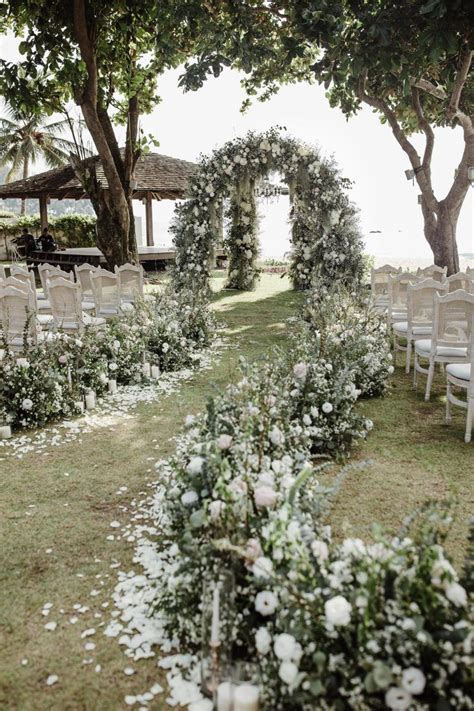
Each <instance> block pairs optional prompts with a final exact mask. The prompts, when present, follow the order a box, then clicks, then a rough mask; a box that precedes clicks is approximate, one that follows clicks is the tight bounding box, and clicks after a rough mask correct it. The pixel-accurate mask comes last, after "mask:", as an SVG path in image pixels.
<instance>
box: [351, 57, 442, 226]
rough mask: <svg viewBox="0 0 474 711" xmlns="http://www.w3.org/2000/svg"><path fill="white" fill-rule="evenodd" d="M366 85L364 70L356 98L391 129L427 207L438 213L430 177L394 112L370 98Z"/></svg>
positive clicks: (377, 100)
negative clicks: (379, 113) (405, 156)
mask: <svg viewBox="0 0 474 711" xmlns="http://www.w3.org/2000/svg"><path fill="white" fill-rule="evenodd" d="M366 84H367V70H364V72H363V73H362V74H361V76H360V78H359V84H358V89H357V96H358V97H359V99H360V100H361V101H364V102H365V103H366V104H368V105H369V106H372V107H373V108H375V109H377V110H378V111H381V112H382V113H383V115H384V116H385V118H386V119H387V121H388V123H389V125H390V127H391V129H392V132H393V135H394V136H395V138H396V139H397V141H398V143H399V144H400V146H401V147H402V148H403V150H404V151H405V153H406V154H407V156H408V157H409V159H410V162H411V165H412V167H413V170H414V171H415V177H416V181H417V183H418V185H419V186H420V189H421V192H422V194H423V198H424V200H425V202H426V205H427V207H428V208H429V209H430V210H431V211H432V212H434V213H438V201H437V200H436V198H435V196H434V193H433V188H432V186H431V178H430V175H429V174H427V173H426V171H425V170H424V168H423V166H422V164H421V159H420V156H419V155H418V152H417V150H416V148H415V146H414V145H413V144H412V143H410V141H409V140H408V138H407V136H406V133H405V132H404V131H403V129H402V127H401V126H400V124H399V123H398V120H397V117H396V115H395V112H394V111H393V110H392V109H391V108H390V107H389V105H388V104H387V103H386V102H385V101H384V100H383V99H379V98H377V97H375V96H370V95H369V94H367V92H366V89H365V87H366Z"/></svg>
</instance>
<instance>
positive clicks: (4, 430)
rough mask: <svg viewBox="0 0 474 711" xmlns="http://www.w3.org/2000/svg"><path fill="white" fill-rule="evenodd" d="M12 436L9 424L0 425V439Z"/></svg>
mask: <svg viewBox="0 0 474 711" xmlns="http://www.w3.org/2000/svg"><path fill="white" fill-rule="evenodd" d="M11 436H12V428H11V427H10V425H2V426H1V427H0V439H10V437H11Z"/></svg>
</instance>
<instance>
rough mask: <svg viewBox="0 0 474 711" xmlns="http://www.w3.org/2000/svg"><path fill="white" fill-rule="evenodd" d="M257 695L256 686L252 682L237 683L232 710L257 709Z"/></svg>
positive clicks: (245, 710) (251, 710)
mask: <svg viewBox="0 0 474 711" xmlns="http://www.w3.org/2000/svg"><path fill="white" fill-rule="evenodd" d="M258 696H259V692H258V686H254V684H239V685H238V686H236V687H235V689H234V706H233V708H232V711H258Z"/></svg>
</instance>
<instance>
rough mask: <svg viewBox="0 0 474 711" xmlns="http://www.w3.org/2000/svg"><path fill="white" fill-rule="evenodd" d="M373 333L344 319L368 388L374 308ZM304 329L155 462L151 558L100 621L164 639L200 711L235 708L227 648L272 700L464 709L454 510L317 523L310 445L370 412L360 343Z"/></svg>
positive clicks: (179, 688) (315, 464)
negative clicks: (337, 527) (347, 530)
mask: <svg viewBox="0 0 474 711" xmlns="http://www.w3.org/2000/svg"><path fill="white" fill-rule="evenodd" d="M334 298H335V297H330V296H329V297H328V299H330V300H331V299H334ZM337 298H338V299H340V300H341V304H342V301H343V297H342V296H340V295H339V296H338V297H337ZM315 300H316V297H315V296H314V295H313V296H312V298H311V302H310V303H309V306H307V307H306V310H305V313H306V316H307V317H310V318H311V314H314V313H315V311H314V303H315ZM308 308H309V309H310V313H309V315H308ZM357 308H359V309H360V314H361V315H363V313H366V309H365V307H362V306H359V307H357V306H354V307H353V309H352V310H347V311H346V313H347V324H352V323H354V322H356V321H357V319H354V314H355V310H356V309H357ZM362 309H364V310H362ZM341 313H344V312H343V311H341ZM366 318H367V319H368V323H371V324H375V323H376V319H377V318H380V317H377V316H376V315H372V313H371V312H367V316H366ZM349 330H350V329H349ZM369 335H370V338H367V334H366V333H365V332H364V331H363V330H362V329H360V330H355V329H354V330H353V332H352V333H351V334H350V343H351V345H352V347H353V349H354V352H355V353H363V354H364V357H367V362H368V363H370V368H369V370H368V371H367V372H366V373H364V375H363V379H362V381H361V382H362V385H363V394H364V395H366V396H369V395H370V394H371V393H373V392H379V391H380V390H381V389H383V387H384V386H385V380H386V378H387V377H388V374H389V371H390V367H391V366H390V365H388V359H387V357H386V355H387V352H388V351H387V339H386V333H385V330H384V328H383V327H382V325H381V323H380V324H379V328H375V327H374V328H373V330H372V331H371V333H370V334H369ZM307 336H308V330H307V328H305V327H304V326H302V327H301V328H300V327H297V330H296V334H295V336H294V341H293V342H292V344H291V348H290V349H289V350H290V353H291V355H290V356H286V355H280V356H277V357H274V358H272V359H269V360H268V361H267V362H265V363H263V364H259V365H253V366H249V365H247V364H245V363H243V364H242V376H241V377H240V380H238V382H237V383H235V384H232V385H230V386H228V388H227V389H226V391H225V392H224V393H222V395H221V396H219V397H217V398H214V399H212V400H210V401H209V403H208V407H207V411H206V412H205V413H203V414H202V415H200V416H197V417H189V418H188V420H187V423H186V430H185V432H184V434H183V435H182V437H181V438H180V439H179V441H178V446H177V451H176V454H175V455H174V456H173V457H172V458H171V459H169V460H167V461H163V462H159V463H158V464H157V471H158V475H159V480H158V483H157V488H156V492H155V495H154V497H153V499H152V501H151V502H150V510H149V513H151V516H152V519H153V520H152V521H150V522H149V524H148V523H144V522H143V516H140V522H141V523H140V526H139V528H138V529H137V537H138V539H139V543H138V548H137V551H136V555H135V561H136V562H139V563H141V565H142V566H143V574H140V575H136V574H131V575H130V576H126V575H122V578H121V581H120V583H119V585H118V587H117V591H116V603H117V605H118V606H119V608H121V610H122V615H121V618H120V620H119V619H114V621H113V622H112V623H111V625H110V626H109V629H108V631H107V633H108V634H109V635H111V636H115V635H117V636H120V637H119V638H120V641H121V643H122V644H125V645H127V647H128V654H129V655H130V656H134V657H136V658H140V657H142V656H149V655H150V654H152V649H151V646H152V644H154V643H155V644H160V645H161V647H162V649H163V651H164V652H165V653H168V654H169V653H173V655H172V656H171V657H169V658H168V659H164V660H162V661H161V662H160V665H161V666H163V667H164V668H166V669H170V670H171V671H170V672H169V675H168V682H169V685H170V689H171V690H172V692H171V693H172V699H171V701H172V703H183V704H184V703H189V704H190V709H192V711H206V710H207V709H210V708H212V703H211V702H210V701H209V700H208V699H206V698H205V696H204V695H203V694H204V692H205V691H209V690H211V689H214V690H217V708H218V709H221V711H222V709H224V708H227V706H226V705H225V702H224V696H225V695H226V694H227V693H228V691H229V689H232V688H233V686H232V678H233V677H232V674H231V673H229V665H231V667H232V668H233V669H235V668H236V667H237V666H238V665H239V664H243V666H244V668H246V670H247V671H246V675H247V676H246V681H248V682H251V685H250V689H253V691H251V692H250V691H249V692H248V693H249V694H250V693H252V694H253V698H254V706H252V707H251V708H253V709H256V708H257V702H255V693H258V695H259V703H260V708H263V709H272V710H273V709H282V710H283V709H284V710H288V709H295V711H296V710H302V711H304V710H308V711H309V710H310V709H311V710H312V709H327V710H329V709H331V710H333V709H334V710H338V709H345V708H352V709H381V708H390V709H394V711H397V710H398V711H403V709H420V710H421V709H428V708H430V709H431V708H433V709H435V708H438V709H444V708H446V709H448V708H453V709H454V708H456V709H470V708H472V702H471V696H470V693H469V683H470V681H469V680H470V676H469V669H470V665H471V664H472V655H471V646H472V639H473V628H472V624H471V621H470V619H469V615H468V611H467V592H466V589H465V587H464V586H463V585H462V584H461V581H459V580H458V576H457V574H456V572H455V570H454V568H453V567H452V565H451V564H450V562H449V560H448V559H447V557H446V554H445V552H444V549H443V546H442V543H443V536H444V533H445V522H444V521H441V522H439V523H438V522H436V521H435V519H434V517H433V516H432V515H431V514H428V515H427V517H426V518H425V519H423V521H425V523H423V525H422V526H421V527H420V528H419V530H416V527H415V526H411V529H410V531H409V530H408V529H407V530H406V531H403V532H402V533H401V534H400V535H398V536H392V537H386V536H383V535H382V534H381V533H380V532H376V533H375V537H374V541H373V542H371V543H365V542H363V541H362V540H359V539H346V540H344V541H341V542H337V541H333V540H332V538H331V531H330V529H329V528H328V527H327V526H326V525H325V520H324V516H323V513H324V512H325V511H327V507H328V497H329V496H330V494H331V492H330V491H328V490H327V489H326V488H324V487H321V486H320V485H319V484H318V480H317V477H318V471H319V469H320V467H321V466H326V465H325V464H324V463H323V464H321V463H320V462H319V460H318V458H316V459H315V456H316V457H317V456H321V454H323V455H325V456H327V453H329V452H330V453H331V454H332V456H333V457H343V456H347V455H348V453H349V452H350V447H351V445H353V444H354V443H355V442H356V441H357V440H359V439H360V438H363V437H364V436H365V435H366V433H367V431H368V429H370V424H371V423H368V422H367V421H366V420H364V419H363V418H361V417H360V416H359V415H357V414H356V413H355V411H354V404H355V402H356V400H357V398H358V397H359V396H361V395H362V392H361V390H360V389H358V388H357V386H356V381H357V380H360V378H361V371H360V367H359V364H358V357H356V358H354V359H351V354H350V353H349V354H348V357H347V361H344V359H343V358H342V356H341V355H340V354H338V358H337V359H336V360H335V361H334V362H331V361H330V360H329V354H330V353H331V352H332V347H333V339H334V338H342V336H343V333H342V332H336V333H335V332H334V324H332V323H331V320H330V319H329V317H328V318H327V320H326V321H323V322H322V323H321V325H320V330H319V332H318V334H317V335H316V336H315V337H314V338H312V339H308V337H307ZM347 338H349V336H347ZM348 342H349V341H348ZM326 373H328V374H329V377H326V375H325V374H326ZM371 379H373V386H371V383H370V380H371ZM336 397H339V398H340V400H341V401H340V402H339V403H337V402H336ZM325 418H326V421H325ZM219 590H220V591H221V592H220V594H219V592H218V591H219ZM216 600H217V609H216ZM210 610H212V611H213V614H212V629H210V628H211V615H210ZM210 632H211V639H212V642H213V644H212V645H211V644H209V633H210ZM215 650H218V654H217V656H216V651H215ZM174 652H176V654H174ZM229 684H230V685H231V686H229ZM255 687H257V688H258V692H255ZM235 688H237V687H235ZM219 694H221V696H219ZM219 698H221V702H219Z"/></svg>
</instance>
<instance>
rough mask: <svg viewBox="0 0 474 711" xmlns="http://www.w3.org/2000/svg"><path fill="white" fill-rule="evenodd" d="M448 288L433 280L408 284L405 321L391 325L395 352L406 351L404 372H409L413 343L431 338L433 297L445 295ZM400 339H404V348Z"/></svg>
mask: <svg viewBox="0 0 474 711" xmlns="http://www.w3.org/2000/svg"><path fill="white" fill-rule="evenodd" d="M447 289H448V287H447V285H445V284H442V283H440V282H439V281H436V280H435V279H423V281H420V282H418V283H417V284H409V285H408V289H407V320H406V321H396V322H395V323H393V325H392V328H393V337H394V345H395V351H406V365H405V372H406V373H409V372H410V361H411V352H412V347H413V343H416V341H418V340H421V339H426V338H427V337H428V336H431V332H432V329H433V317H434V301H435V295H436V294H439V293H446V291H447ZM400 339H406V346H404V345H403V344H402V343H401V341H400Z"/></svg>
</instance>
